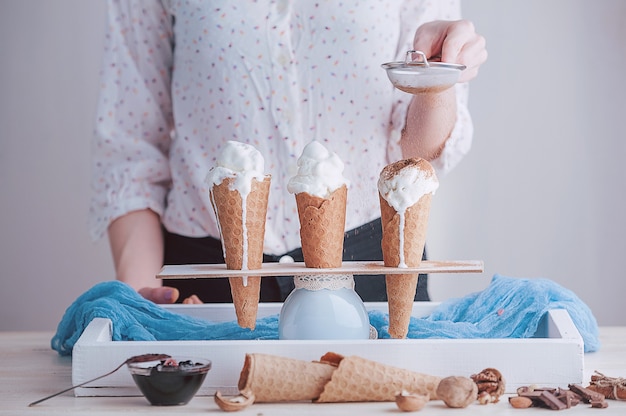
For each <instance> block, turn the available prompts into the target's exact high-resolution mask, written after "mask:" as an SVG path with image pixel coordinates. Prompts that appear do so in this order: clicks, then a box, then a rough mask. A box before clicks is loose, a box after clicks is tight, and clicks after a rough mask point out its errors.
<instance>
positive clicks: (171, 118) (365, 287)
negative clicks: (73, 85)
mask: <svg viewBox="0 0 626 416" xmlns="http://www.w3.org/2000/svg"><path fill="white" fill-rule="evenodd" d="M196 3H197V4H196ZM196 3H193V4H191V3H190V2H177V1H166V0H163V1H134V2H124V1H113V0H111V1H109V12H108V13H109V31H108V33H107V36H106V48H105V54H104V64H103V70H102V83H101V86H102V88H101V94H100V100H99V107H98V118H97V126H96V138H95V146H94V179H93V187H94V191H95V192H94V197H93V201H92V212H91V219H92V232H93V236H94V237H95V238H99V237H102V236H104V235H105V234H106V233H107V232H108V236H109V240H110V244H111V250H112V254H113V259H114V263H115V270H116V278H117V279H119V280H121V281H124V282H126V283H128V284H129V285H131V286H132V287H134V288H135V289H136V290H138V291H139V293H141V294H142V295H143V296H144V297H145V298H147V299H150V300H153V301H155V302H157V303H170V302H175V301H176V300H177V299H183V300H184V301H186V302H191V303H195V302H201V301H204V302H228V301H230V300H229V299H230V294H229V290H228V282H227V281H226V280H225V279H206V280H197V281H179V282H168V283H167V285H166V286H164V287H163V286H162V283H161V281H159V280H157V279H155V275H156V274H157V273H158V271H159V270H160V268H161V267H162V265H163V264H174V263H211V262H223V257H222V253H221V245H220V243H219V232H218V228H217V224H216V219H215V216H214V215H213V212H212V210H211V205H210V202H209V197H208V189H207V187H206V184H205V183H204V178H205V175H206V173H207V171H208V169H210V168H211V167H212V166H213V162H214V160H215V157H216V155H217V153H218V152H219V150H220V148H221V146H222V145H223V144H224V143H225V142H226V141H228V140H237V141H242V142H246V143H250V144H252V145H254V146H255V147H256V148H257V149H259V151H261V153H262V154H263V156H264V158H265V161H266V168H267V169H268V173H270V174H271V175H272V189H271V191H270V201H269V207H268V222H267V226H266V236H265V252H266V254H267V259H266V260H267V261H272V260H278V259H280V258H281V257H283V256H284V255H290V256H291V257H294V258H296V260H300V259H299V258H298V257H299V250H298V247H299V245H300V241H299V226H298V220H297V211H296V207H295V201H294V198H293V195H291V194H289V193H288V191H287V186H286V185H287V182H288V180H289V178H290V177H291V176H292V175H293V174H294V173H295V166H296V160H297V158H298V156H299V155H300V153H301V151H302V148H303V147H304V145H305V144H306V143H308V142H310V141H311V140H314V139H315V140H318V141H320V142H322V143H324V145H325V146H326V147H328V148H329V149H330V150H332V151H334V152H336V153H338V154H339V156H340V157H341V158H342V160H343V161H344V163H345V165H346V169H345V174H346V176H347V177H348V179H349V180H350V183H351V187H350V189H349V194H348V207H347V209H348V214H347V221H346V230H348V232H347V238H346V244H345V253H344V259H346V260H357V259H360V260H365V259H367V260H379V259H382V253H381V252H380V232H381V231H380V223H379V220H378V217H379V216H380V214H379V206H378V197H377V190H376V181H377V179H378V174H379V173H380V171H381V169H382V168H383V167H384V166H385V165H387V164H388V163H390V162H393V161H395V160H399V159H402V158H408V157H423V158H425V159H428V160H429V161H431V163H432V164H433V166H434V167H435V169H436V170H437V173H438V175H439V176H440V177H441V176H443V175H445V173H446V172H448V171H449V170H450V169H452V168H453V167H454V166H455V165H456V163H458V161H459V160H460V159H461V158H462V157H463V155H464V154H465V153H466V152H467V151H468V150H469V147H470V144H471V139H472V124H471V120H470V117H469V113H468V110H467V81H469V80H471V79H472V78H474V77H475V76H476V74H477V71H478V68H479V67H480V65H481V64H482V63H483V62H484V61H485V60H486V57H487V52H486V50H485V40H484V38H483V37H482V36H480V35H478V34H476V33H475V31H474V27H473V25H472V23H471V22H469V21H466V20H460V17H461V16H460V6H459V2H458V1H448V2H430V1H382V2H376V3H375V4H370V3H365V5H364V4H363V2H357V1H342V2H340V3H336V2H331V1H327V2H309V1H305V0H301V1H300V0H293V1H288V0H283V1H268V0H261V1H242V2H232V1H226V0H222V1H211V2H196ZM410 49H416V50H421V51H423V52H424V53H425V54H426V56H428V57H440V59H441V60H442V61H444V62H451V63H459V64H464V65H466V66H467V69H466V70H465V71H463V72H462V75H461V78H460V79H459V83H458V84H457V85H456V86H455V87H454V88H450V89H448V90H446V91H444V92H442V93H438V94H420V95H409V94H406V93H403V92H401V91H398V90H396V89H394V88H393V86H392V85H391V83H390V82H389V80H388V79H387V77H386V75H385V72H384V70H382V69H381V68H380V64H381V63H383V62H388V61H392V60H403V59H404V55H405V52H406V51H407V50H410ZM284 283H285V282H284V281H281V280H277V279H270V278H264V279H263V286H262V293H261V300H262V301H271V300H281V299H284V297H285V296H286V294H288V293H289V290H290V288H289V286H288V285H286V284H284ZM199 284H202V285H204V287H199V286H198V285H199ZM356 284H357V288H356V289H357V292H359V293H360V294H361V296H362V297H363V298H364V300H384V299H385V294H384V281H382V280H381V279H380V278H378V277H369V278H365V277H362V278H358V279H356ZM172 285H177V286H178V287H176V288H174V287H171V286H172ZM427 296H428V295H427V292H426V288H425V285H424V284H422V285H421V289H420V290H418V294H417V295H416V298H420V299H426V298H427Z"/></svg>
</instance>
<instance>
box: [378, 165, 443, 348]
mask: <svg viewBox="0 0 626 416" xmlns="http://www.w3.org/2000/svg"><path fill="white" fill-rule="evenodd" d="M407 167H413V168H416V169H419V170H422V171H425V172H426V174H427V175H428V176H429V177H430V176H432V175H434V170H433V168H432V166H431V165H430V164H429V163H428V162H427V161H426V160H424V159H406V160H401V161H399V162H396V163H392V164H391V165H388V166H386V167H385V169H383V171H382V172H381V180H390V179H393V178H394V177H395V175H397V174H398V172H399V171H401V170H402V169H404V168H407ZM379 199H380V213H381V221H382V228H383V237H382V242H381V246H382V250H383V260H384V264H385V266H388V267H398V266H400V265H401V263H402V260H404V264H406V265H407V266H409V267H418V266H419V265H420V263H421V262H422V255H423V254H424V244H425V242H426V230H427V225H428V216H429V214H430V203H431V199H432V193H426V194H424V195H422V197H421V198H420V199H419V200H418V201H417V202H416V203H415V204H413V205H412V206H410V207H409V208H407V209H406V210H405V212H404V214H401V213H398V212H396V210H395V208H393V207H392V206H391V205H389V203H388V202H387V200H386V199H385V198H384V197H383V195H382V194H380V193H379ZM401 215H404V218H402V216H401ZM402 220H404V226H403V227H402ZM401 237H402V238H401ZM418 278H419V275H416V274H403V275H387V276H386V278H385V284H386V287H387V302H388V305H389V334H390V335H391V337H393V338H406V335H407V333H408V329H409V321H410V319H411V312H412V310H413V300H414V298H415V291H416V290H417V281H418Z"/></svg>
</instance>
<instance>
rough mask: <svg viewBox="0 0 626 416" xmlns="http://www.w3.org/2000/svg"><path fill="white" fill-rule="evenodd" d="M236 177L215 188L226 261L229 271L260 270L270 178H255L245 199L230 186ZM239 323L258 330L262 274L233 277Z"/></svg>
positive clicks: (212, 201) (232, 287) (230, 280)
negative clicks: (257, 320)
mask: <svg viewBox="0 0 626 416" xmlns="http://www.w3.org/2000/svg"><path fill="white" fill-rule="evenodd" d="M232 181H233V179H232V178H226V179H224V180H223V181H222V182H221V183H219V184H217V185H213V187H212V188H211V203H212V204H213V208H214V210H215V214H216V216H217V220H218V223H219V226H220V234H221V237H222V244H223V248H224V260H225V262H226V267H227V268H228V269H229V270H254V269H260V268H261V266H262V264H263V240H264V237H265V221H266V216H267V201H268V196H269V189H270V177H269V175H268V176H266V177H265V179H264V180H263V181H257V180H256V179H252V188H251V191H250V193H249V194H248V195H247V196H245V209H244V199H243V198H242V195H241V194H240V193H239V191H238V190H236V189H230V184H231V182H232ZM229 283H230V288H231V294H232V297H233V303H234V305H235V312H236V314H237V322H238V323H239V325H240V326H241V327H243V328H250V329H254V327H255V325H256V315H257V310H258V304H259V294H260V287H261V278H260V277H259V276H249V277H247V278H246V277H232V278H229Z"/></svg>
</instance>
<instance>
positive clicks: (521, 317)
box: [51, 275, 600, 355]
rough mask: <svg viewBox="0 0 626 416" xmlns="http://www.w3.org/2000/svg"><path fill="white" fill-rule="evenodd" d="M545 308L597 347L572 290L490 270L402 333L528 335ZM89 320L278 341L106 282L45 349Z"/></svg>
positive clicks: (118, 334)
mask: <svg viewBox="0 0 626 416" xmlns="http://www.w3.org/2000/svg"><path fill="white" fill-rule="evenodd" d="M550 309H566V310H567V311H568V312H569V315H570V316H571V318H572V321H573V322H574V324H575V325H576V327H577V328H578V331H579V332H580V334H581V336H582V338H583V341H584V346H585V352H592V351H596V350H598V349H599V347H600V342H599V339H598V324H597V322H596V320H595V318H594V316H593V314H592V313H591V310H590V309H589V307H587V305H585V303H583V302H582V301H581V300H580V299H579V298H578V297H577V296H576V295H575V294H574V293H573V292H571V291H570V290H568V289H565V288H563V287H561V286H559V285H558V284H557V283H555V282H553V281H551V280H548V279H519V278H510V277H504V276H501V275H495V276H494V277H493V279H492V281H491V283H490V285H489V286H488V287H487V288H486V289H485V290H483V291H481V292H477V293H473V294H469V295H467V296H465V297H462V298H458V299H450V300H447V301H445V302H442V303H441V304H440V305H438V306H437V307H436V308H435V309H434V311H433V312H432V313H431V315H429V316H428V317H425V318H411V321H410V324H409V333H408V335H407V337H408V338H528V337H532V336H533V335H534V334H535V332H536V330H537V327H538V325H539V322H540V320H541V318H542V317H543V316H544V314H545V313H546V312H547V311H548V310H550ZM94 318H108V319H110V320H111V322H112V324H113V325H112V326H113V340H114V341H121V340H125V341H166V340H232V339H237V340H269V339H278V315H272V316H268V317H264V318H260V319H258V320H257V323H256V328H255V329H254V330H250V329H247V328H241V327H240V326H239V325H238V324H237V322H236V321H232V322H211V321H207V320H203V319H199V318H194V317H190V316H185V315H180V314H177V313H174V312H171V311H169V310H166V309H164V308H162V307H160V306H159V305H156V304H154V303H152V302H150V301H147V300H145V299H144V298H142V297H141V296H140V295H139V294H137V292H136V291H135V290H133V289H132V288H131V287H130V286H128V285H126V284H124V283H121V282H118V281H108V282H102V283H98V284H97V285H95V286H94V287H92V288H91V289H89V290H88V291H87V292H85V293H84V294H82V295H81V296H79V297H78V298H77V299H76V300H75V301H74V302H73V303H72V305H70V307H69V308H68V309H67V310H66V311H65V314H64V315H63V318H62V319H61V322H60V323H59V325H58V328H57V332H56V334H55V335H54V337H53V338H52V341H51V346H52V349H54V350H55V351H57V352H58V353H59V354H61V355H71V353H72V348H73V347H74V344H75V343H76V341H77V340H78V338H79V337H80V335H81V334H82V332H83V330H84V329H85V328H86V327H87V325H88V324H89V323H90V322H91V321H92V320H93V319H94ZM369 318H370V323H371V325H372V326H374V327H375V328H376V330H377V331H378V336H379V338H390V336H389V332H388V329H389V316H388V314H386V313H382V312H380V311H370V312H369Z"/></svg>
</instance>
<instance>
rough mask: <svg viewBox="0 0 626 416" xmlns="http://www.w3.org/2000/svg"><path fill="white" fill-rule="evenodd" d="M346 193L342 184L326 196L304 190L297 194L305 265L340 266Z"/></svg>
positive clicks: (320, 266) (319, 266) (317, 266)
mask: <svg viewBox="0 0 626 416" xmlns="http://www.w3.org/2000/svg"><path fill="white" fill-rule="evenodd" d="M347 194H348V188H347V187H346V186H345V185H342V186H341V187H339V188H337V189H336V190H334V191H333V192H332V193H331V195H330V197H328V198H320V197H318V196H314V195H311V194H309V193H307V192H300V193H297V194H296V203H297V205H298V217H299V219H300V239H301V243H302V254H303V256H304V263H305V265H306V266H307V267H315V268H333V267H341V260H342V255H343V237H344V231H345V221H346V199H347Z"/></svg>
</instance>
